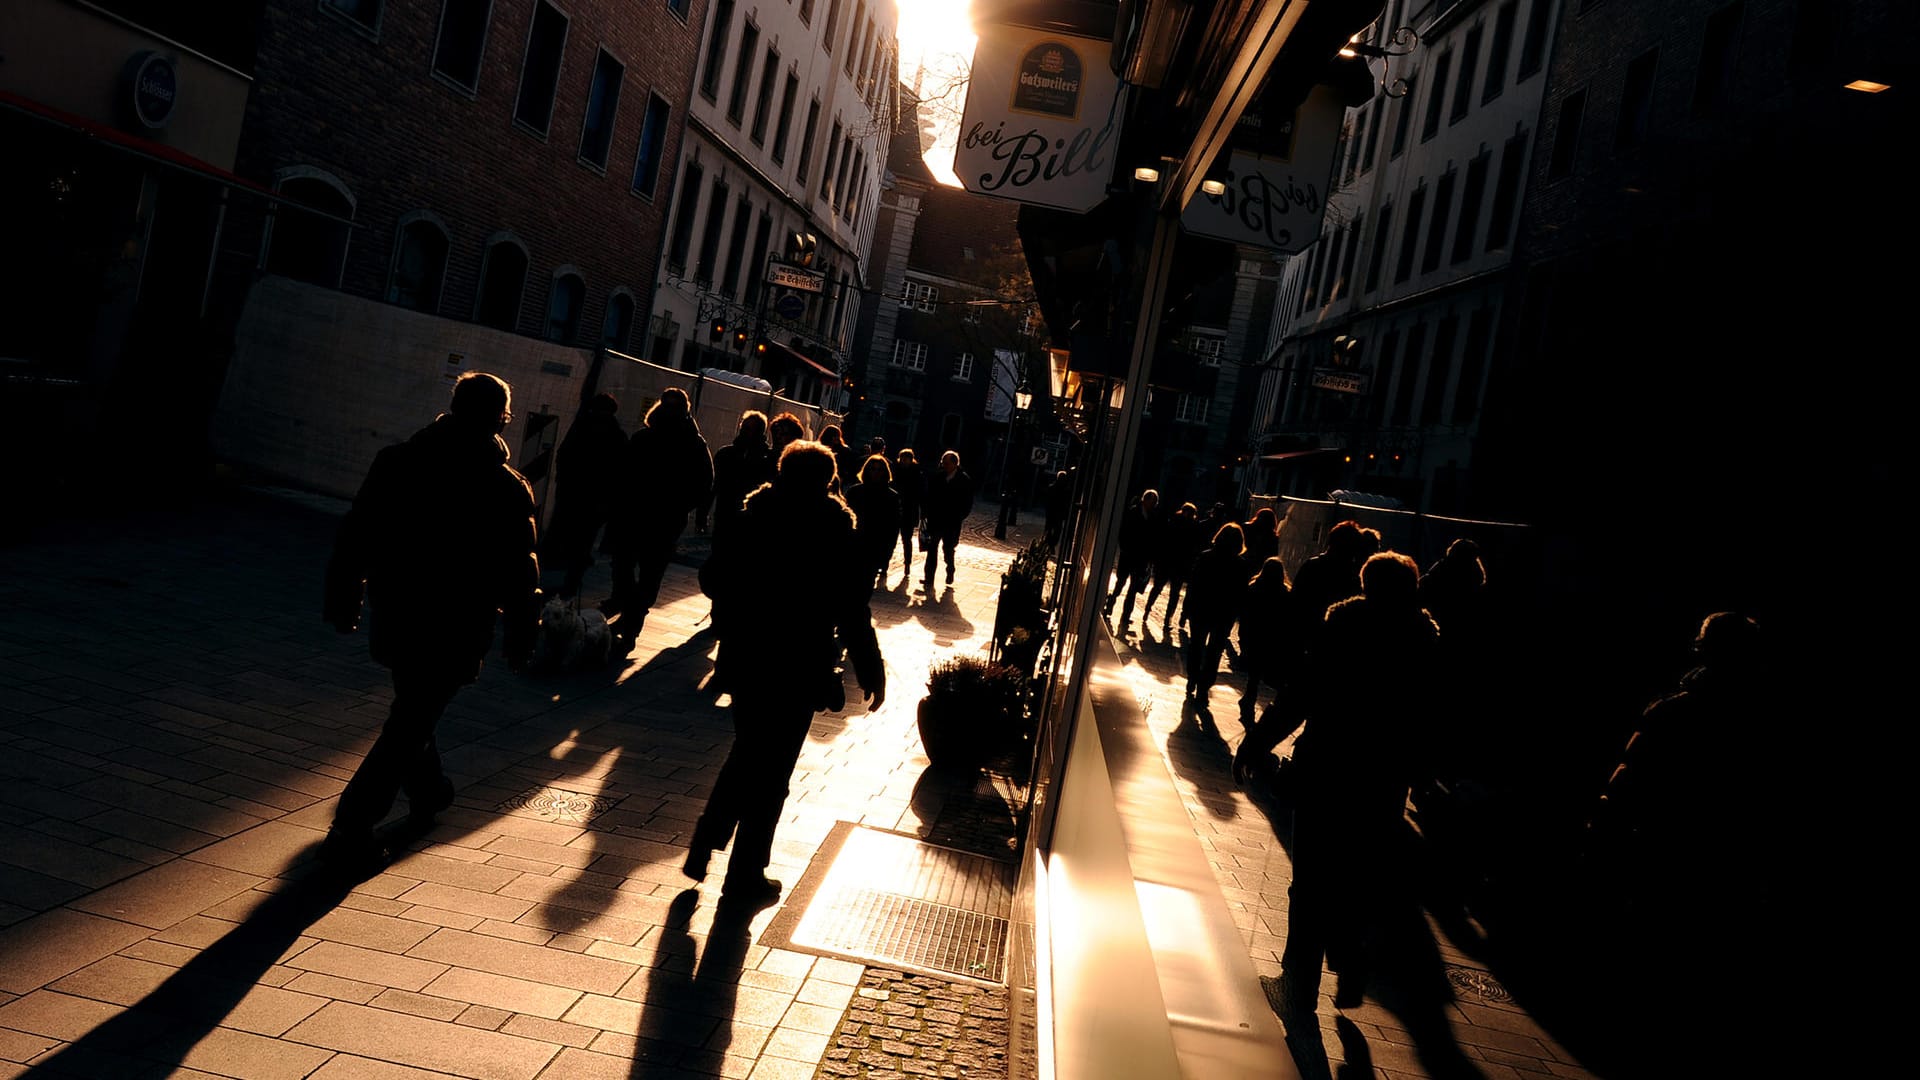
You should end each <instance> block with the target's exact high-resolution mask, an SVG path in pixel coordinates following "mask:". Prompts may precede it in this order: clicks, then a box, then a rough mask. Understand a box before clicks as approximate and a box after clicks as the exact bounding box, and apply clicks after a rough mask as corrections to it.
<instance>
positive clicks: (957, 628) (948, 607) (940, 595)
mask: <svg viewBox="0 0 1920 1080" xmlns="http://www.w3.org/2000/svg"><path fill="white" fill-rule="evenodd" d="M937 588H938V589H939V591H937V592H928V593H926V594H925V595H921V596H915V597H913V598H912V599H910V600H908V601H907V608H906V617H907V618H911V619H913V620H914V621H915V622H918V623H919V624H920V625H922V626H924V627H926V628H927V630H928V632H930V633H931V634H932V635H933V643H934V644H935V645H940V646H949V645H954V644H957V643H959V642H961V641H965V640H967V639H968V638H971V637H972V636H973V635H974V630H975V627H974V624H973V622H972V621H971V620H969V619H968V618H967V616H966V613H965V612H963V611H961V610H960V604H959V601H957V600H956V599H954V595H953V586H951V585H946V586H939V587H937Z"/></svg>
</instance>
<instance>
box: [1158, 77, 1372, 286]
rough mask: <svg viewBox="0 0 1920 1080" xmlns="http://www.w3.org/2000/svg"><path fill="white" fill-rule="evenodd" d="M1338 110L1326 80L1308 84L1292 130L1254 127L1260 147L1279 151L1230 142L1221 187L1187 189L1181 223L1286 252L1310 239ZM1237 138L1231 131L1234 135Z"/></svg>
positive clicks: (1320, 211) (1321, 209)
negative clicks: (1189, 195)
mask: <svg viewBox="0 0 1920 1080" xmlns="http://www.w3.org/2000/svg"><path fill="white" fill-rule="evenodd" d="M1345 114H1346V106H1344V105H1342V104H1341V103H1340V99H1339V97H1338V95H1336V94H1335V93H1334V91H1333V89H1332V88H1331V87H1328V86H1316V87H1314V88H1313V92H1312V93H1311V94H1309V95H1307V100H1306V102H1305V103H1304V104H1302V105H1301V106H1300V108H1299V109H1297V110H1295V112H1294V114H1293V121H1292V130H1291V132H1286V133H1282V132H1262V133H1260V135H1259V139H1258V144H1259V145H1261V146H1262V148H1263V149H1270V150H1271V149H1280V150H1284V151H1285V156H1277V155H1273V154H1265V155H1262V154H1254V153H1249V152H1247V151H1245V150H1239V149H1235V150H1233V151H1232V153H1231V155H1230V157H1229V158H1228V163H1227V168H1226V171H1225V172H1224V173H1222V174H1220V179H1222V180H1224V181H1226V185H1227V190H1226V193H1225V194H1222V195H1205V194H1201V195H1196V196H1194V198H1193V200H1192V201H1191V202H1189V203H1187V208H1186V209H1185V210H1184V211H1182V212H1181V214H1180V226H1181V228H1183V229H1185V230H1186V231H1188V232H1190V233H1197V234H1198V235H1200V236H1210V237H1212V238H1214V239H1215V240H1231V241H1232V242H1234V243H1236V244H1247V245H1249V246H1252V247H1263V248H1266V249H1268V250H1269V251H1278V252H1282V253H1285V254H1289V255H1291V254H1294V253H1296V252H1299V251H1300V250H1302V249H1303V248H1305V247H1306V246H1307V245H1308V244H1311V243H1313V241H1314V240H1315V239H1317V238H1318V237H1319V235H1320V223H1321V220H1322V219H1323V218H1324V217H1325V215H1326V210H1327V192H1328V187H1329V182H1330V181H1331V179H1332V177H1333V149H1334V144H1335V143H1337V142H1338V141H1339V138H1340V121H1341V118H1342V117H1343V116H1344V115H1345ZM1249 134H1250V135H1251V134H1252V133H1249ZM1289 134H1290V136H1291V137H1290V138H1288V137H1286V136H1287V135H1289ZM1241 141H1242V140H1241V138H1240V134H1239V133H1236V134H1235V136H1234V142H1235V143H1236V144H1237V143H1240V142H1241ZM1248 141H1253V140H1251V139H1250V140H1248Z"/></svg>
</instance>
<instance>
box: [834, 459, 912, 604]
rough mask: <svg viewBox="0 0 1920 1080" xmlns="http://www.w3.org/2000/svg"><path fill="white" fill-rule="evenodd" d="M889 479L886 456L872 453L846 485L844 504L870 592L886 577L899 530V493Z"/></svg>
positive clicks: (889, 473) (891, 476) (891, 477)
mask: <svg viewBox="0 0 1920 1080" xmlns="http://www.w3.org/2000/svg"><path fill="white" fill-rule="evenodd" d="M892 479H893V471H892V470H891V469H889V468H888V467H887V459H886V457H885V456H883V455H881V454H875V455H873V456H872V457H869V458H868V459H867V461H866V464H864V465H862V466H860V479H859V481H858V482H857V483H855V484H854V485H853V486H851V487H849V488H847V507H848V508H849V509H851V510H852V511H853V516H854V543H855V544H856V545H857V546H858V547H859V549H860V560H861V562H862V564H863V565H865V566H866V567H867V568H868V573H867V586H868V592H869V593H871V592H872V591H873V589H874V588H875V587H876V586H877V585H878V583H879V581H883V580H885V579H886V576H887V562H888V560H889V559H890V558H891V557H892V555H893V540H894V537H895V536H897V535H899V532H900V493H899V492H897V491H895V490H894V489H893V486H892V484H891V481H892Z"/></svg>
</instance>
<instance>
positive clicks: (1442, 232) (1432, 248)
mask: <svg viewBox="0 0 1920 1080" xmlns="http://www.w3.org/2000/svg"><path fill="white" fill-rule="evenodd" d="M1456 175H1458V173H1457V172H1456V171H1455V170H1453V169H1448V170H1447V171H1446V172H1445V173H1443V174H1442V175H1441V177H1440V186H1439V188H1438V189H1437V190H1435V191H1434V193H1433V222H1432V224H1430V225H1428V226H1427V247H1426V250H1425V251H1424V252H1422V253H1421V256H1420V272H1421V273H1423V274H1425V273H1429V272H1431V271H1433V270H1434V269H1436V268H1438V267H1439V265H1440V253H1441V252H1442V251H1444V250H1446V245H1447V219H1448V217H1450V216H1451V215H1452V214H1453V181H1454V177H1455V176H1456Z"/></svg>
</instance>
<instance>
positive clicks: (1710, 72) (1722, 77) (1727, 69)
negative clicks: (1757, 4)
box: [1693, 0, 1741, 113]
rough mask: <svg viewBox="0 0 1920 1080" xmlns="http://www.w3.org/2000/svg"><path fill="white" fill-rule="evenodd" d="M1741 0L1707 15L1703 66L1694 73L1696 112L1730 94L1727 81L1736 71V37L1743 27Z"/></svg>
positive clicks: (1711, 105)
mask: <svg viewBox="0 0 1920 1080" xmlns="http://www.w3.org/2000/svg"><path fill="white" fill-rule="evenodd" d="M1740 8H1741V5H1740V3H1739V0H1735V2H1734V3H1731V4H1728V5H1727V6H1726V7H1723V8H1721V9H1720V10H1719V11H1716V12H1714V13H1713V14H1712V15H1709V16H1707V31H1706V34H1705V36H1703V37H1702V38H1701V40H1700V67H1699V69H1698V70H1697V71H1695V72H1694V82H1693V111H1694V112H1696V113H1708V112H1712V111H1713V110H1714V107H1715V106H1717V105H1719V104H1720V102H1721V100H1722V99H1724V98H1725V97H1726V94H1727V80H1728V77H1729V76H1730V75H1731V74H1732V73H1733V38H1734V34H1735V32H1736V31H1738V30H1739V28H1740Z"/></svg>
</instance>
